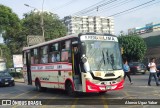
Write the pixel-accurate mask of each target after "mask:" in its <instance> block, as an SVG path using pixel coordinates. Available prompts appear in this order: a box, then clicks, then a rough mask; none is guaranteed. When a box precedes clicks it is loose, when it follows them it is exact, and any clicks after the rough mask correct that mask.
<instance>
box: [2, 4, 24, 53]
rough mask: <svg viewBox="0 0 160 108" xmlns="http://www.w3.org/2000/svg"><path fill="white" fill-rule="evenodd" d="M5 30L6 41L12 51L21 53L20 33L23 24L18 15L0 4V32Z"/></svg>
mask: <svg viewBox="0 0 160 108" xmlns="http://www.w3.org/2000/svg"><path fill="white" fill-rule="evenodd" d="M2 31H4V32H5V33H3V34H4V35H2V36H3V38H4V42H5V44H6V45H7V47H8V48H9V49H10V50H11V53H12V54H14V53H19V52H20V50H19V47H20V45H19V43H20V42H21V41H19V40H17V38H19V33H20V32H21V24H20V19H19V18H18V16H17V15H16V14H15V13H14V12H13V11H12V9H10V8H9V7H7V6H4V5H1V4H0V32H2Z"/></svg>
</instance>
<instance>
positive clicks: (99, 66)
mask: <svg viewBox="0 0 160 108" xmlns="http://www.w3.org/2000/svg"><path fill="white" fill-rule="evenodd" d="M102 56H103V58H102V59H101V60H100V62H99V65H98V70H100V68H101V65H102V62H103V63H104V65H105V64H106V62H105V57H104V52H103V50H102Z"/></svg>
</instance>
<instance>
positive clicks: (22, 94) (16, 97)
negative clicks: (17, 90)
mask: <svg viewBox="0 0 160 108" xmlns="http://www.w3.org/2000/svg"><path fill="white" fill-rule="evenodd" d="M29 92H31V91H27V92H24V93H21V94H19V95H17V96H13V97H11V98H9V99H14V98H17V97H19V96H22V95H24V94H27V93H29Z"/></svg>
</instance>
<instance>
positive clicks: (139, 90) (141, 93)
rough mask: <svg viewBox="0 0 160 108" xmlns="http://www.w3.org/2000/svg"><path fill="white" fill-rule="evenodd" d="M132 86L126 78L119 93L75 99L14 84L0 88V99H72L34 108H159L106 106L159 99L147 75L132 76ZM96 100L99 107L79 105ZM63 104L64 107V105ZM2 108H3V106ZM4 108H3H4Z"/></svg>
mask: <svg viewBox="0 0 160 108" xmlns="http://www.w3.org/2000/svg"><path fill="white" fill-rule="evenodd" d="M131 78H132V80H133V85H130V83H129V81H128V78H126V81H125V87H124V89H123V90H120V91H110V92H108V93H106V94H104V95H99V94H96V93H91V94H79V95H78V97H77V98H75V99H73V98H71V97H68V96H67V94H66V93H65V92H64V91H62V90H53V89H48V90H47V92H37V91H36V90H35V87H33V86H30V85H26V84H24V83H16V86H14V87H1V88H0V99H52V100H48V101H47V102H46V103H48V104H49V103H51V102H52V103H56V102H57V101H58V99H66V100H69V99H73V100H72V102H70V101H65V100H64V102H62V104H63V105H54V106H53V105H52V106H49V105H44V106H36V107H34V108H48V107H50V108H159V106H158V105H152V106H151V105H118V106H117V105H108V100H107V99H160V86H156V83H155V81H154V80H153V81H152V82H151V85H152V86H147V80H148V74H146V75H132V76H131ZM82 99H83V101H84V100H85V99H96V102H97V103H98V104H100V105H94V104H95V103H93V104H92V103H91V102H90V101H87V100H85V101H86V102H87V103H90V104H91V105H87V106H86V105H81V103H80V102H81V100H82ZM64 103H65V105H64ZM3 107H4V106H3ZM5 107H6V108H10V107H11V108H22V106H16V105H15V106H5ZM5 107H4V108H5ZM23 107H24V108H30V107H31V106H23ZM0 108H1V106H0Z"/></svg>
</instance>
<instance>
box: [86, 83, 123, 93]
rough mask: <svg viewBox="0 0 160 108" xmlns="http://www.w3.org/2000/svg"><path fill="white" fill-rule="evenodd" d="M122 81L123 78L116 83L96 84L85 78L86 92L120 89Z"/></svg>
mask: <svg viewBox="0 0 160 108" xmlns="http://www.w3.org/2000/svg"><path fill="white" fill-rule="evenodd" d="M123 83H124V80H122V81H121V82H119V83H116V84H110V85H105V84H101V85H97V84H94V83H92V82H90V81H89V80H86V92H102V91H104V92H105V91H111V90H120V89H123Z"/></svg>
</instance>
